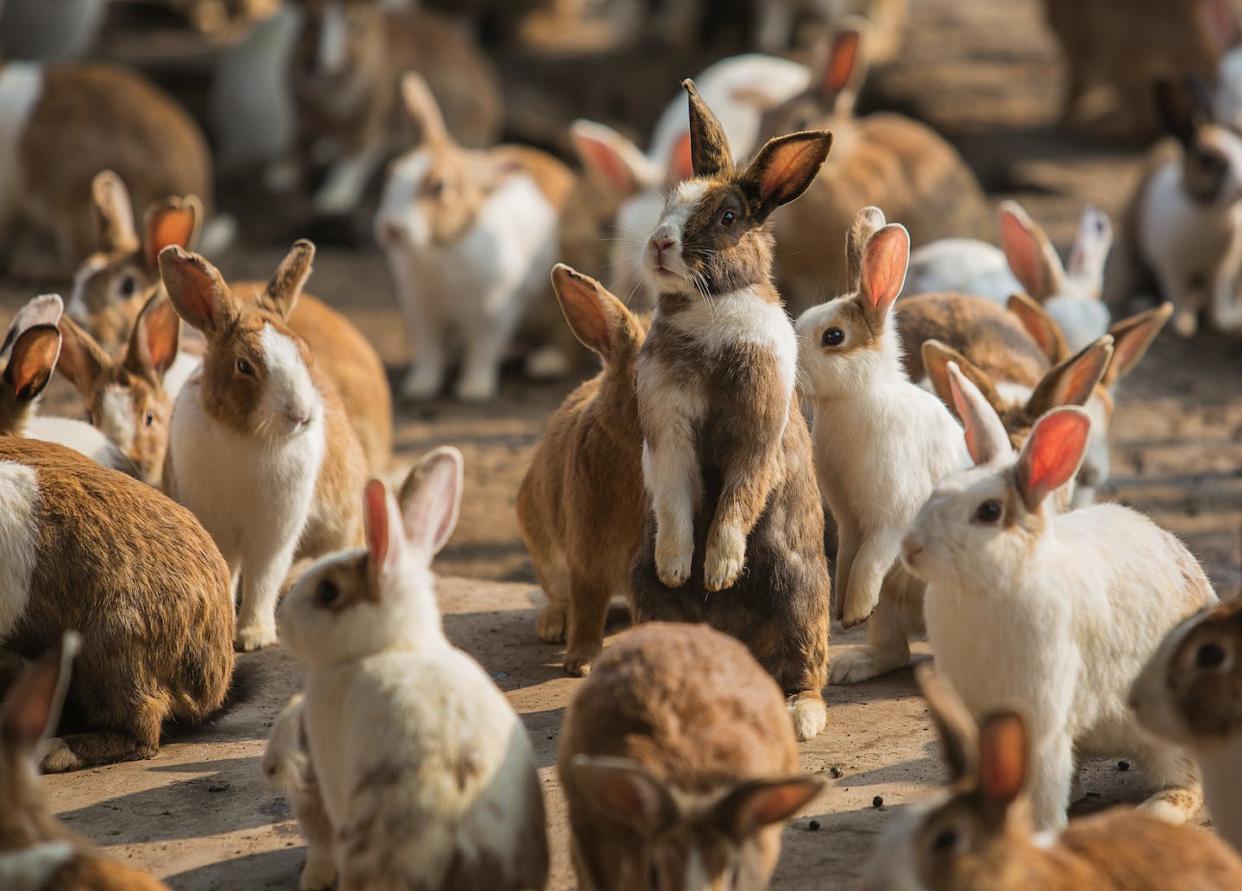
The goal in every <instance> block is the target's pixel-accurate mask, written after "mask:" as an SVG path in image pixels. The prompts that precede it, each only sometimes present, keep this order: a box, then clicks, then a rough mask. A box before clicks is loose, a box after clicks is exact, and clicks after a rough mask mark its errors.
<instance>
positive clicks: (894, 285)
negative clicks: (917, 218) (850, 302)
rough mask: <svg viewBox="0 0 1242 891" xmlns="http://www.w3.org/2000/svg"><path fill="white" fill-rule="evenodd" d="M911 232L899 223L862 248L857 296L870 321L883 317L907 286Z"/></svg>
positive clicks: (883, 229)
mask: <svg viewBox="0 0 1242 891" xmlns="http://www.w3.org/2000/svg"><path fill="white" fill-rule="evenodd" d="M909 263H910V233H908V232H907V231H906V227H905V226H902V225H900V224H898V223H890V224H889V225H887V226H885V227H884V228H882V229H881V230H880V231H879V232H877V233H875V235H873V236H871V239H870V240H869V241H868V242H867V246H866V247H865V248H863V255H862V267H861V270H860V275H859V294H860V295H861V296H862V298H863V301H864V305H865V306H866V308H867V310H868V312H870V314H871V315H872V317H873V318H880V319H882V318H884V317H885V316H886V315H888V310H889V307H891V306H892V305H893V301H895V300H896V299H897V295H899V294H900V293H901V289H902V287H903V286H904V285H905V283H906V267H907V266H908V265H909Z"/></svg>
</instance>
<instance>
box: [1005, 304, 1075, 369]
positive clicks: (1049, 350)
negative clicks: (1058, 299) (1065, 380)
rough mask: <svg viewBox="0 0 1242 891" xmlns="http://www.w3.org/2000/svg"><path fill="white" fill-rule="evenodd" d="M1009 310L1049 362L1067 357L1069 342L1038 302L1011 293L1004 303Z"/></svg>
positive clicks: (1063, 359)
mask: <svg viewBox="0 0 1242 891" xmlns="http://www.w3.org/2000/svg"><path fill="white" fill-rule="evenodd" d="M1006 305H1007V306H1008V307H1009V311H1010V312H1011V313H1013V314H1014V315H1015V316H1017V317H1018V321H1019V322H1021V323H1022V327H1023V328H1025V329H1026V333H1027V334H1029V335H1031V339H1032V340H1034V341H1035V343H1036V344H1037V345H1038V346H1039V348H1040V350H1041V351H1042V352H1043V354H1044V355H1045V356H1047V357H1048V361H1049V362H1063V361H1065V360H1066V359H1067V358H1069V344H1068V343H1066V341H1065V333H1064V332H1063V331H1062V330H1061V326H1060V325H1058V324H1057V322H1056V319H1054V318H1053V317H1052V316H1051V315H1049V314H1048V310H1046V309H1044V308H1043V306H1041V305H1040V304H1039V303H1036V302H1035V301H1034V300H1032V299H1031V298H1030V297H1028V296H1026V295H1025V294H1013V295H1011V296H1010V298H1009V302H1008V303H1007V304H1006Z"/></svg>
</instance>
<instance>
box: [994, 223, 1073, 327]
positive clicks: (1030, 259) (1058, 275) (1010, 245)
mask: <svg viewBox="0 0 1242 891" xmlns="http://www.w3.org/2000/svg"><path fill="white" fill-rule="evenodd" d="M1000 236H1001V249H1002V250H1003V251H1004V252H1005V258H1006V259H1007V260H1008V261H1009V269H1010V271H1012V272H1013V275H1014V278H1016V279H1017V280H1018V281H1019V282H1021V283H1022V287H1024V288H1026V293H1027V294H1029V295H1030V296H1031V297H1033V298H1035V299H1036V300H1038V301H1040V302H1041V303H1042V302H1043V301H1045V300H1047V299H1048V298H1049V297H1055V296H1056V295H1057V294H1059V293H1061V289H1062V287H1063V285H1064V279H1065V270H1064V269H1063V268H1062V267H1061V258H1060V257H1058V256H1057V252H1056V249H1055V248H1053V246H1052V242H1050V241H1049V240H1048V236H1047V235H1045V234H1044V230H1043V227H1042V226H1040V225H1039V224H1038V223H1036V222H1035V221H1034V220H1032V219H1031V217H1030V215H1029V214H1027V212H1026V210H1025V209H1024V208H1023V207H1022V205H1021V204H1019V203H1018V202H1016V201H1003V202H1001V210H1000Z"/></svg>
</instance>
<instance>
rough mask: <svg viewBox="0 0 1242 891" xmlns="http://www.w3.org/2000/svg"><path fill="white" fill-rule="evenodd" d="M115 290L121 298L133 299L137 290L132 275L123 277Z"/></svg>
mask: <svg viewBox="0 0 1242 891" xmlns="http://www.w3.org/2000/svg"><path fill="white" fill-rule="evenodd" d="M116 289H117V293H119V294H120V295H121V297H122V298H129V297H133V296H134V292H135V291H137V290H138V281H137V280H136V279H135V278H134V277H133V276H132V275H126V276H123V277H122V278H121V281H120V282H119V283H118V284H117V286H116Z"/></svg>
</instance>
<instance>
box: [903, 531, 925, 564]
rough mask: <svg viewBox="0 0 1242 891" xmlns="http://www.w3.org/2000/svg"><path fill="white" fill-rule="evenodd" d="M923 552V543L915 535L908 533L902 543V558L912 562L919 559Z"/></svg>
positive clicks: (909, 562)
mask: <svg viewBox="0 0 1242 891" xmlns="http://www.w3.org/2000/svg"><path fill="white" fill-rule="evenodd" d="M921 553H923V544H922V542H920V541H919V540H918V539H917V538H915V537H914V536H913V535H907V536H906V539H905V541H903V542H902V543H901V559H902V560H904V561H905V562H906V564H907V565H908V564H912V563H914V561H915V560H916V559H918V556H919V554H921Z"/></svg>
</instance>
